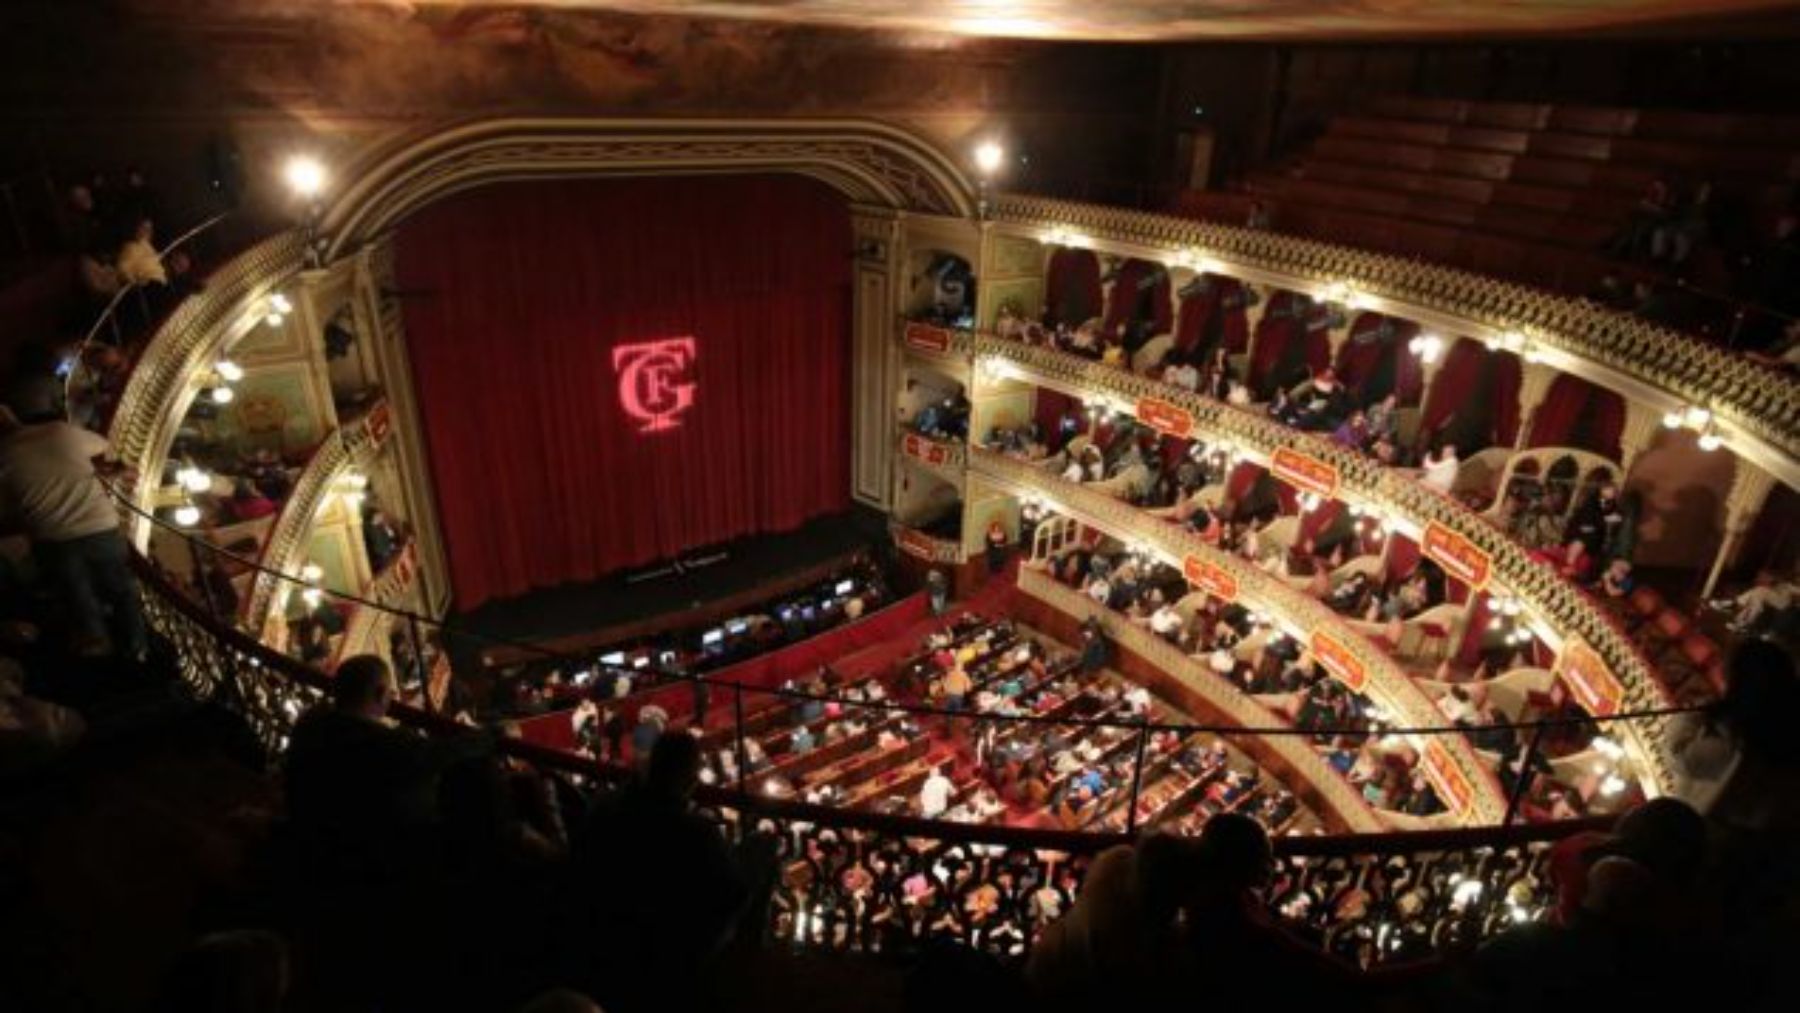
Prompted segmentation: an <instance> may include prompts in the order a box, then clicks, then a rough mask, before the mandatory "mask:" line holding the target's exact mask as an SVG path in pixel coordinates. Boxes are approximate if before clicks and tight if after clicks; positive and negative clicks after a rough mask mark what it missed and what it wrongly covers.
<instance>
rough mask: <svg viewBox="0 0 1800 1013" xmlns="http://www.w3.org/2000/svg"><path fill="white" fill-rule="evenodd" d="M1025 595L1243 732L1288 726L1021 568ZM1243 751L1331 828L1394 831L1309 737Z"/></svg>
mask: <svg viewBox="0 0 1800 1013" xmlns="http://www.w3.org/2000/svg"><path fill="white" fill-rule="evenodd" d="M1019 592H1020V593H1021V594H1024V595H1026V596H1028V597H1031V598H1035V599H1037V600H1038V601H1040V602H1042V603H1044V604H1045V605H1047V606H1048V607H1050V608H1053V609H1055V610H1056V611H1058V612H1061V613H1063V614H1064V615H1067V616H1070V617H1071V618H1073V619H1075V620H1077V621H1080V620H1085V619H1088V618H1097V619H1099V620H1100V621H1101V623H1102V624H1103V625H1104V626H1105V627H1106V635H1107V636H1108V637H1110V638H1112V640H1113V642H1114V643H1116V644H1118V646H1119V647H1121V648H1122V649H1124V650H1126V651H1129V652H1131V653H1132V654H1134V655H1136V656H1137V657H1139V658H1142V659H1143V660H1144V661H1146V662H1148V663H1149V664H1151V665H1154V666H1155V667H1156V668H1157V669H1159V670H1160V671H1162V672H1163V673H1164V674H1166V675H1168V676H1169V677H1170V678H1172V679H1174V680H1175V681H1176V682H1177V683H1179V684H1180V685H1181V686H1182V687H1183V688H1184V689H1187V690H1189V691H1191V692H1193V693H1194V694H1195V695H1196V696H1198V697H1199V698H1200V699H1202V700H1204V701H1205V703H1206V706H1208V707H1210V708H1212V709H1214V710H1215V711H1217V712H1218V713H1219V714H1220V715H1222V716H1224V717H1225V719H1227V720H1228V721H1230V722H1232V723H1234V724H1236V725H1238V726H1240V727H1243V728H1274V727H1277V726H1279V725H1281V724H1282V723H1283V721H1282V719H1281V718H1280V717H1278V716H1277V715H1276V714H1275V713H1274V712H1273V711H1271V710H1269V709H1268V708H1267V707H1264V706H1263V705H1262V704H1261V703H1259V702H1257V700H1256V698H1254V697H1252V696H1251V695H1250V694H1248V693H1245V692H1244V691H1243V690H1240V689H1238V688H1237V687H1236V686H1233V685H1232V684H1231V683H1230V682H1228V681H1226V680H1224V679H1221V678H1219V677H1218V676H1217V675H1215V674H1213V673H1212V672H1210V671H1208V670H1207V669H1206V667H1205V666H1203V665H1201V664H1200V663H1199V662H1196V661H1195V660H1194V659H1192V658H1190V657H1188V656H1187V655H1185V654H1183V653H1181V652H1180V651H1179V650H1177V649H1176V648H1175V647H1174V646H1173V645H1172V644H1170V643H1169V642H1168V641H1167V640H1164V639H1163V638H1161V637H1159V636H1157V635H1156V634H1154V633H1151V632H1150V631H1149V630H1146V629H1143V628H1142V627H1139V626H1137V625H1135V624H1132V623H1121V622H1119V621H1118V617H1117V613H1114V612H1113V611H1111V610H1110V609H1108V608H1106V607H1105V606H1103V605H1100V604H1099V603H1097V602H1095V601H1094V600H1093V599H1091V598H1089V597H1088V596H1087V595H1085V594H1082V593H1081V592H1080V591H1077V590H1075V589H1074V588H1071V587H1067V586H1065V585H1063V584H1061V583H1059V582H1057V580H1056V579H1055V578H1053V577H1051V576H1049V575H1048V574H1046V573H1044V572H1042V571H1041V570H1038V569H1035V568H1033V567H1022V568H1020V570H1019ZM1440 720H1441V719H1440ZM1238 745H1239V747H1240V748H1243V749H1245V750H1246V751H1247V752H1250V753H1251V755H1252V757H1253V758H1254V759H1255V760H1256V761H1257V763H1258V764H1259V765H1260V766H1263V767H1270V768H1274V769H1278V770H1282V771H1283V772H1284V774H1287V775H1291V776H1292V777H1293V778H1294V779H1295V780H1298V781H1299V782H1301V783H1300V784H1298V785H1296V784H1294V783H1293V781H1288V782H1287V786H1288V787H1289V788H1290V789H1292V790H1295V791H1296V793H1297V794H1302V796H1303V797H1305V798H1306V801H1307V802H1308V803H1309V804H1314V808H1315V809H1316V810H1317V811H1319V812H1320V813H1321V814H1322V815H1324V816H1325V817H1326V819H1327V820H1328V821H1329V822H1330V823H1331V824H1333V825H1337V826H1342V827H1345V828H1347V829H1348V830H1350V831H1351V832H1352V833H1379V832H1380V831H1382V830H1385V829H1388V828H1387V827H1386V826H1385V825H1384V824H1383V823H1382V822H1381V817H1380V816H1379V815H1377V814H1376V812H1375V810H1374V809H1373V808H1371V807H1370V806H1369V803H1368V802H1367V801H1365V800H1364V799H1363V797H1362V795H1361V794H1360V793H1359V792H1357V790H1356V789H1355V788H1354V787H1352V786H1351V785H1350V782H1348V781H1346V780H1344V778H1343V777H1342V776H1341V775H1340V774H1338V772H1337V771H1336V770H1333V769H1332V768H1331V765H1330V764H1328V763H1326V762H1325V760H1324V758H1323V757H1321V756H1320V755H1319V753H1318V751H1317V750H1315V749H1313V748H1312V745H1311V743H1310V742H1308V741H1307V738H1306V737H1305V736H1301V735H1274V736H1269V737H1267V738H1264V739H1260V740H1258V741H1257V742H1256V743H1255V748H1252V747H1251V744H1249V743H1239V744H1238ZM1271 760H1272V761H1273V762H1270V761H1271ZM1496 822H1498V819H1497V818H1496Z"/></svg>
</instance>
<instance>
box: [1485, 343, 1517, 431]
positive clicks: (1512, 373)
mask: <svg viewBox="0 0 1800 1013" xmlns="http://www.w3.org/2000/svg"><path fill="white" fill-rule="evenodd" d="M1524 379H1525V367H1524V364H1523V363H1521V362H1520V361H1519V357H1518V356H1517V355H1514V354H1513V353H1511V352H1489V353H1488V370H1487V385H1488V411H1489V413H1490V415H1489V417H1490V418H1491V419H1492V428H1491V429H1490V430H1489V439H1490V441H1491V442H1490V444H1489V445H1490V446H1497V447H1510V446H1512V445H1513V444H1515V443H1517V442H1519V388H1520V386H1521V385H1522V384H1523V383H1524Z"/></svg>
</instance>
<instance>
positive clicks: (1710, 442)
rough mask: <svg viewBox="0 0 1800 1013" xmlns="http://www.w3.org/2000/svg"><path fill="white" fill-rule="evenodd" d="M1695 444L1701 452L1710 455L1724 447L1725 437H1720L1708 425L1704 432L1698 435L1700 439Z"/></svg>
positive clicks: (1716, 431)
mask: <svg viewBox="0 0 1800 1013" xmlns="http://www.w3.org/2000/svg"><path fill="white" fill-rule="evenodd" d="M1696 442H1697V443H1698V445H1699V447H1700V449H1701V450H1703V451H1705V452H1706V453H1709V454H1710V453H1712V452H1713V451H1715V450H1717V449H1719V448H1720V447H1723V446H1724V445H1725V437H1723V436H1720V435H1719V432H1718V430H1716V429H1714V428H1713V427H1712V426H1710V425H1709V426H1707V427H1706V430H1705V431H1704V432H1702V433H1701V434H1700V439H1699V440H1698V441H1696Z"/></svg>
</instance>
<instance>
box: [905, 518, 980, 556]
mask: <svg viewBox="0 0 1800 1013" xmlns="http://www.w3.org/2000/svg"><path fill="white" fill-rule="evenodd" d="M888 534H889V535H891V536H893V539H894V544H895V545H896V546H898V547H899V549H900V551H901V552H904V553H906V554H907V555H909V556H912V557H914V558H915V559H922V560H924V561H925V562H927V563H930V564H933V565H937V564H945V565H949V566H955V565H956V564H958V563H961V562H963V561H964V556H963V548H962V543H961V542H958V541H956V540H954V539H950V538H939V537H938V536H936V535H933V534H930V533H928V532H925V531H921V530H919V529H918V528H915V527H912V526H910V525H906V524H902V523H900V522H899V521H893V520H890V521H889V522H888Z"/></svg>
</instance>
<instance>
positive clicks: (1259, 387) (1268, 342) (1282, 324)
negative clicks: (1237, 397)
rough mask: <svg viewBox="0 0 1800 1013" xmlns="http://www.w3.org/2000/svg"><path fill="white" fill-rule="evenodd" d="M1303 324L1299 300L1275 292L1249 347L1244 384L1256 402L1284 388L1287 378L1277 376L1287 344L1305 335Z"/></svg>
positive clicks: (1286, 293)
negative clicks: (1248, 364)
mask: <svg viewBox="0 0 1800 1013" xmlns="http://www.w3.org/2000/svg"><path fill="white" fill-rule="evenodd" d="M1305 326H1306V325H1305V322H1304V321H1303V320H1302V319H1301V318H1300V298H1299V297H1298V296H1296V295H1294V293H1292V292H1276V293H1275V294H1274V295H1272V296H1270V297H1269V306H1268V309H1267V310H1266V311H1264V313H1263V316H1262V320H1261V321H1259V322H1258V323H1257V325H1256V339H1255V341H1254V342H1253V343H1252V344H1251V346H1250V366H1249V368H1248V369H1247V370H1246V374H1247V375H1246V378H1245V383H1246V384H1248V385H1249V387H1250V390H1251V392H1252V393H1253V394H1255V395H1256V397H1257V398H1258V399H1259V400H1267V399H1268V398H1269V396H1270V394H1271V393H1272V392H1273V390H1274V389H1275V387H1276V386H1277V385H1278V384H1279V385H1282V386H1286V385H1287V381H1288V377H1285V376H1276V375H1274V374H1275V369H1276V365H1277V364H1278V363H1279V362H1281V359H1282V355H1283V353H1285V352H1286V351H1287V347H1288V345H1289V343H1291V342H1293V341H1295V340H1296V339H1298V338H1299V337H1300V336H1302V335H1303V334H1304V328H1305Z"/></svg>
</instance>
